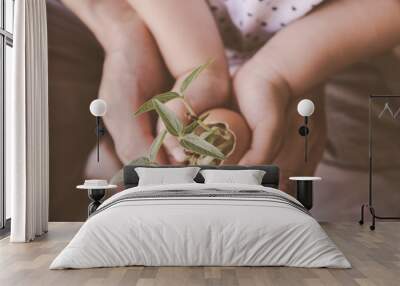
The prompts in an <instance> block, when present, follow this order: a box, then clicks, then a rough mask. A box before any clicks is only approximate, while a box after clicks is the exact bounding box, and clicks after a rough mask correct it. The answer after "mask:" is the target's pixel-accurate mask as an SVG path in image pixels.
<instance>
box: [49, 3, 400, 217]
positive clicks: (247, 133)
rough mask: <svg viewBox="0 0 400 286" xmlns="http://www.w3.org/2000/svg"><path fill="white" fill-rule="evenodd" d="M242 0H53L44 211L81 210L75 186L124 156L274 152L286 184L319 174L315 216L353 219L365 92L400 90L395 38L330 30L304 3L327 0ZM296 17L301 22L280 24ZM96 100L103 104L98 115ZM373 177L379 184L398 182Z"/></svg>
mask: <svg viewBox="0 0 400 286" xmlns="http://www.w3.org/2000/svg"><path fill="white" fill-rule="evenodd" d="M236 2H238V1H217V0H214V1H211V0H210V1H207V3H206V4H196V5H200V6H201V7H199V9H200V8H201V9H200V10H201V11H202V10H204V12H203V14H201V13H200V14H199V13H194V15H191V14H190V13H188V12H186V10H185V9H191V7H190V4H185V5H188V7H186V6H185V5H183V6H182V7H172V6H167V7H164V6H163V7H160V8H159V10H160V11H162V12H159V13H160V15H158V14H155V12H153V11H152V8H151V5H150V4H149V7H147V6H146V5H144V6H145V7H143V11H141V10H140V11H135V9H132V6H131V4H129V2H127V1H99V3H97V4H93V7H92V6H90V5H89V4H87V3H86V1H82V3H80V4H79V3H78V2H77V1H68V0H65V1H63V2H60V1H56V0H50V1H47V14H48V33H49V34H48V37H49V94H50V95H49V101H50V105H49V107H50V132H51V137H50V141H51V142H50V143H51V144H50V148H51V149H50V157H51V164H52V168H51V185H52V187H53V190H54V191H53V193H51V194H50V201H51V204H50V205H51V207H50V217H52V218H53V219H54V220H65V219H69V220H79V219H82V218H83V217H84V216H85V215H86V213H85V205H86V203H87V202H86V201H87V199H85V198H84V197H85V194H84V193H77V192H76V191H74V189H75V186H76V185H77V184H79V183H81V182H82V181H83V180H84V179H104V180H108V181H109V182H112V183H115V184H117V185H120V184H121V183H122V177H123V175H122V169H121V168H122V167H123V166H124V165H129V164H133V163H136V164H141V165H149V164H150V165H154V164H158V165H221V164H224V165H235V164H239V165H259V164H276V165H278V166H279V167H280V171H281V172H280V187H281V189H282V190H284V191H286V192H288V193H289V194H292V195H295V194H296V191H297V185H296V182H295V181H291V180H289V178H290V177H299V176H316V177H322V178H323V180H321V181H320V182H317V183H316V185H317V186H318V191H315V193H314V194H313V195H314V198H313V199H314V201H315V202H316V204H318V206H319V207H318V208H315V209H313V210H312V212H313V213H314V215H316V216H318V217H319V218H320V219H321V220H326V221H335V220H347V219H357V217H358V216H359V207H360V205H361V204H362V203H363V202H364V201H365V200H366V199H367V194H368V191H367V190H368V168H369V160H368V130H369V127H368V98H369V96H370V95H379V94H382V95H383V94H399V86H398V84H397V81H398V79H397V75H398V72H399V71H400V63H399V50H398V49H397V50H396V47H395V46H393V45H392V44H391V43H390V42H386V43H385V42H383V41H382V42H379V44H377V45H378V47H376V48H372V47H368V46H367V45H365V46H364V45H363V46H354V47H351V49H348V48H347V47H346V46H345V45H346V43H344V42H345V41H344V40H343V39H342V38H341V36H340V35H339V34H335V33H334V31H330V30H329V29H327V31H325V30H324V29H323V28H321V31H319V30H315V29H313V28H311V27H314V26H313V25H314V24H315V25H319V24H318V19H316V20H315V22H314V20H313V18H311V17H310V18H308V16H307V15H308V14H310V13H312V14H316V15H317V16H318V15H319V13H321V17H323V16H324V15H325V14H324V11H321V12H318V11H314V10H315V9H316V7H318V4H321V3H320V2H322V1H303V2H302V1H298V2H299V3H297V2H296V1H293V3H292V2H291V1H283V3H282V4H280V3H279V1H267V2H268V3H257V1H248V3H247V4H245V3H241V4H240V3H239V4H238V3H236ZM275 2H276V3H275ZM289 2H290V3H289ZM203 5H206V6H204V7H203ZM280 5H282V7H280ZM324 5H325V4H324ZM327 5H329V4H327ZM205 8H207V9H208V10H207V9H205ZM163 9H165V11H163ZM338 13H344V14H345V13H346V12H345V11H342V10H340V11H339V12H338ZM142 14H143V15H142ZM168 15H176V17H177V19H176V20H175V21H172V20H171V19H170V17H169V16H168ZM317 16H316V18H317ZM187 17H190V18H191V21H190V25H186V24H183V23H185V21H188V20H187ZM300 20H301V21H300ZM296 21H297V22H299V23H303V22H304V24H302V25H301V26H300V25H298V26H297V25H296V26H294V25H293V27H290V28H289V27H287V28H286V26H288V25H289V24H290V23H292V22H294V23H297V22H296ZM332 21H333V22H335V20H334V19H332ZM325 22H326V23H328V21H324V23H325ZM382 25H383V24H382ZM319 33H321V35H320V34H319ZM323 33H327V34H323ZM360 37H363V35H360ZM322 39H324V40H323V41H322ZM294 43H296V44H294ZM310 43H313V44H310ZM356 44H357V43H354V45H356ZM301 45H304V48H303V46H301ZM294 46H297V48H296V49H295V47H294ZM277 47H279V48H277ZM330 49H335V50H337V51H338V52H340V57H338V56H332V55H331V53H332V52H331V51H330ZM375 50H376V51H375ZM303 51H304V52H303ZM378 51H379V52H378ZM371 53H375V54H376V56H374V57H368V55H369V54H371ZM96 99H97V101H94V100H96ZM303 99H308V100H310V101H311V102H310V105H313V107H312V111H311V114H312V115H310V116H307V115H306V116H304V114H307V112H310V110H307V108H308V109H309V108H311V107H308V106H307V105H305V106H304V107H302V108H303V109H304V108H305V111H304V112H305V113H303V114H302V113H301V111H300V110H298V105H299V103H300V101H301V100H303ZM92 101H94V102H93V103H92ZM91 103H92V108H94V109H96V108H99V109H100V112H102V110H101V109H102V108H104V109H105V110H106V111H105V114H104V115H102V116H100V117H96V113H94V114H92V113H93V110H92V111H91V112H92V113H91V112H90V110H89V106H90V104H91ZM103 105H104V106H103ZM71 114H73V116H71ZM96 118H97V119H96ZM305 120H306V121H307V134H305V133H304V130H302V131H303V132H302V131H299V128H301V126H303V125H304V121H305ZM97 121H98V122H99V124H100V125H99V126H100V127H101V128H100V129H99V134H97V133H96V132H97V131H96V122H97ZM393 124H394V123H387V124H386V125H385V126H383V128H382V130H383V131H382V132H383V133H384V132H385V131H384V130H390V128H391V125H393ZM96 134H97V135H98V137H99V141H98V145H99V147H98V148H99V150H98V151H97V146H96V145H97V135H96ZM302 135H307V136H302ZM382 136H383V137H384V136H385V133H384V134H382ZM305 139H306V140H305ZM305 141H306V142H305ZM305 144H306V145H307V146H305ZM305 147H306V148H307V152H306V153H307V157H308V158H305ZM392 155H393V153H390V152H389V151H385V150H384V151H382V156H386V157H387V158H390V157H391V156H392ZM98 156H99V159H98V158H97V157H98ZM305 159H307V160H305ZM389 161H390V160H388V162H387V164H388V167H389V166H391V163H389ZM393 167H394V168H397V167H395V164H394V165H393ZM66 168H67V169H68V170H69V171H68V172H65V169H66ZM377 176H378V177H379V180H381V181H382V182H383V186H382V187H381V188H382V189H386V188H391V186H392V185H393V184H396V183H397V182H396V180H392V178H391V177H390V176H389V177H387V176H388V174H384V173H382V174H380V173H378V174H377ZM386 186H387V187H386ZM114 191H115V190H114ZM114 191H112V192H114ZM110 192H111V191H110ZM393 196H394V197H393ZM397 196H398V195H397V193H395V194H393V195H391V196H390V197H388V201H396V200H395V198H397ZM77 197H79V198H80V199H77ZM66 202H70V203H74V205H75V206H76V209H74V210H71V209H70V208H69V207H66V205H67V204H66ZM391 209H392V207H391ZM396 210H398V208H397V207H396V204H395V205H394V206H393V212H396Z"/></svg>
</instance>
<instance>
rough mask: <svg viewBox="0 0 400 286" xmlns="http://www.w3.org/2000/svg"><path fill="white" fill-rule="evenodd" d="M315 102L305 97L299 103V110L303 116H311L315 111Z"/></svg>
mask: <svg viewBox="0 0 400 286" xmlns="http://www.w3.org/2000/svg"><path fill="white" fill-rule="evenodd" d="M314 109H315V107H314V103H313V102H312V101H311V100H309V99H303V100H301V101H300V102H299V104H297V112H298V113H299V114H300V115H301V116H311V115H312V114H313V113H314Z"/></svg>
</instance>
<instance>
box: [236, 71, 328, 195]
mask: <svg viewBox="0 0 400 286" xmlns="http://www.w3.org/2000/svg"><path fill="white" fill-rule="evenodd" d="M263 71H265V70H263ZM234 95H235V99H236V102H237V105H238V108H239V110H240V112H241V113H242V115H243V116H244V118H245V119H246V121H247V123H248V124H249V126H250V128H251V130H252V138H251V139H252V143H251V147H250V149H249V150H248V151H247V153H246V154H245V155H244V156H243V158H242V159H241V161H240V163H239V164H243V165H257V164H276V165H278V166H279V167H280V188H281V189H282V190H283V191H286V192H289V193H292V194H293V188H291V187H292V185H290V184H289V180H288V178H289V177H290V176H306V175H312V174H313V173H314V171H315V169H316V167H317V165H318V163H319V161H320V160H321V157H322V153H323V150H324V147H325V116H324V108H323V106H324V105H323V98H322V92H320V93H319V92H315V93H310V94H309V95H308V96H307V98H309V99H311V100H313V101H314V103H315V107H316V109H315V110H316V111H315V113H314V114H313V116H312V117H311V120H310V130H311V133H310V136H309V139H308V140H309V147H308V149H309V153H308V154H309V156H308V162H307V163H305V162H304V138H303V137H301V136H300V135H299V133H298V129H299V127H300V126H301V125H303V123H304V118H303V117H301V116H300V115H298V113H297V104H298V102H299V101H300V100H301V98H297V97H293V96H292V95H291V94H290V89H289V87H288V85H287V84H286V83H285V81H284V80H283V79H281V78H280V77H279V75H278V74H275V73H274V72H273V71H271V72H268V73H263V72H262V71H261V70H260V69H258V67H257V65H253V64H245V65H244V66H243V67H242V68H241V69H239V70H238V72H237V73H236V74H235V76H234ZM239 140H240V139H239Z"/></svg>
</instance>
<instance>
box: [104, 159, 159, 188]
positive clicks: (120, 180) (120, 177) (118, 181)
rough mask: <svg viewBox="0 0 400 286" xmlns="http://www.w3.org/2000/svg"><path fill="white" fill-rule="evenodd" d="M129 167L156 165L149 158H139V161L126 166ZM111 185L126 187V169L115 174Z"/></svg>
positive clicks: (136, 160) (135, 160)
mask: <svg viewBox="0 0 400 286" xmlns="http://www.w3.org/2000/svg"><path fill="white" fill-rule="evenodd" d="M129 165H141V166H154V165H156V164H155V163H153V162H151V161H150V159H149V158H147V157H139V158H137V159H134V160H132V161H130V162H129V163H128V164H126V165H125V166H129ZM110 184H113V185H117V186H123V185H124V168H122V169H120V170H119V171H118V172H117V173H115V175H114V176H113V177H112V179H111V180H110Z"/></svg>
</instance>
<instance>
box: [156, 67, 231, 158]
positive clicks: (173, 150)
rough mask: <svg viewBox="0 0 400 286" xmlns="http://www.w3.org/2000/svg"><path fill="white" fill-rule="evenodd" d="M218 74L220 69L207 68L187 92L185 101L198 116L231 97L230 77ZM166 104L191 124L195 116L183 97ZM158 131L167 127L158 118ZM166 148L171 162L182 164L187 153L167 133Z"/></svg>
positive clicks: (183, 121)
mask: <svg viewBox="0 0 400 286" xmlns="http://www.w3.org/2000/svg"><path fill="white" fill-rule="evenodd" d="M213 65H214V64H213ZM188 74H189V72H188V73H186V74H185V75H183V76H182V77H180V79H178V81H177V82H176V84H175V87H174V90H179V87H180V85H181V83H182V80H183V79H184V78H185V77H186V76H187V75H188ZM221 74H222V75H221V76H220V75H218V70H217V71H215V70H214V71H213V70H212V69H211V71H209V70H208V69H206V70H205V71H203V73H202V74H200V76H199V77H198V78H197V79H196V80H194V81H193V82H192V84H191V85H190V87H189V88H188V90H187V93H185V101H186V102H187V104H188V105H189V106H190V109H192V111H191V112H194V113H195V114H196V116H200V115H201V114H202V113H203V112H206V111H207V110H210V109H212V108H215V107H219V106H223V105H224V104H225V103H226V102H227V101H228V99H229V92H228V90H229V84H230V83H229V78H228V77H227V76H226V75H227V71H226V72H222V73H221ZM166 106H167V107H168V108H169V109H170V110H171V111H172V112H173V113H174V114H175V115H176V116H177V117H178V118H179V120H180V121H181V122H182V123H183V124H184V125H187V124H189V123H190V122H191V121H192V120H193V117H192V115H191V114H190V113H191V112H190V111H189V110H188V107H187V106H185V104H184V103H183V101H182V100H181V99H174V100H171V101H169V102H168V103H166ZM157 126H158V128H157V129H158V132H161V131H162V130H164V129H165V127H164V124H163V123H162V121H161V120H160V119H159V120H158V124H157ZM163 146H164V150H165V151H166V154H167V156H168V159H169V161H170V163H171V164H182V163H183V162H184V160H185V157H186V154H185V152H184V149H183V148H182V147H181V146H180V144H179V142H178V140H177V138H176V137H174V136H171V135H169V134H168V135H167V136H166V137H165V140H164V145H163Z"/></svg>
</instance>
